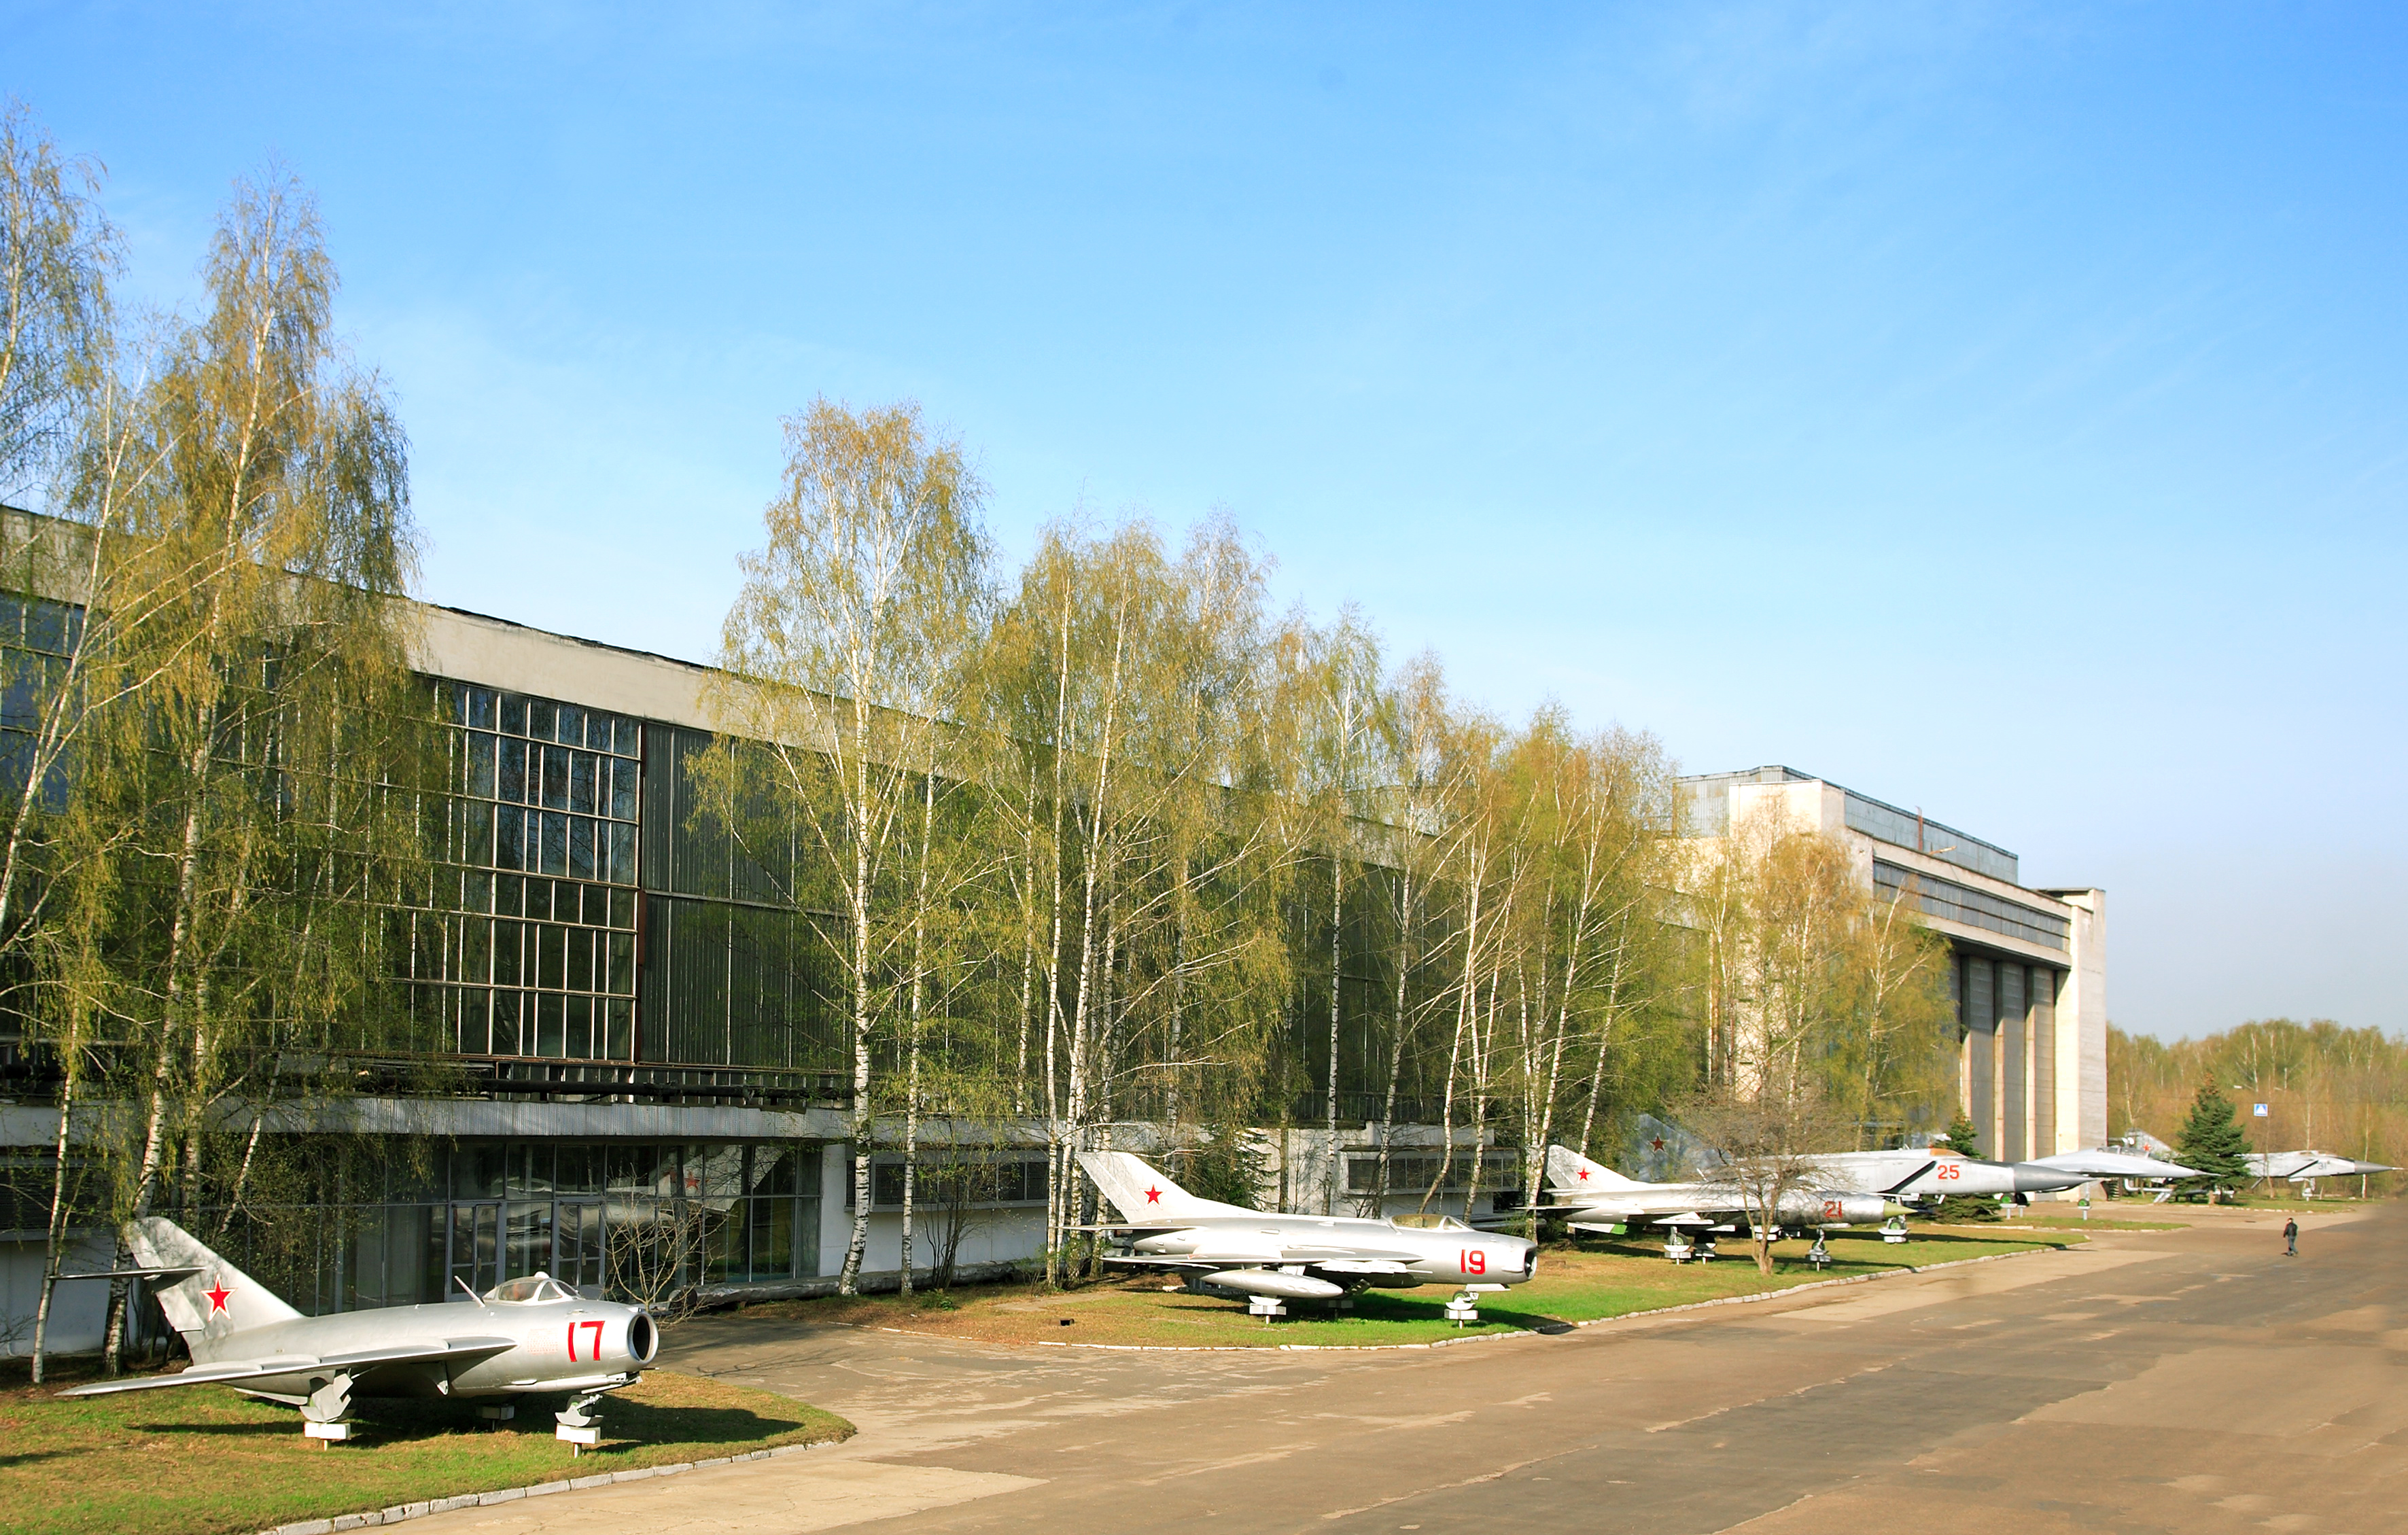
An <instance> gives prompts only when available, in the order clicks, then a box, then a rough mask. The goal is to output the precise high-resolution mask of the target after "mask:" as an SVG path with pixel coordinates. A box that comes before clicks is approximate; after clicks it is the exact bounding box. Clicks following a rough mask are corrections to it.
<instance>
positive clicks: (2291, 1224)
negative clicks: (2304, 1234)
mask: <svg viewBox="0 0 2408 1535" xmlns="http://www.w3.org/2000/svg"><path fill="white" fill-rule="evenodd" d="M2283 1242H2284V1250H2283V1255H2284V1256H2285V1257H2286V1258H2295V1257H2298V1256H2299V1255H2300V1223H2299V1221H2298V1220H2297V1219H2287V1220H2286V1221H2284V1222H2283Z"/></svg>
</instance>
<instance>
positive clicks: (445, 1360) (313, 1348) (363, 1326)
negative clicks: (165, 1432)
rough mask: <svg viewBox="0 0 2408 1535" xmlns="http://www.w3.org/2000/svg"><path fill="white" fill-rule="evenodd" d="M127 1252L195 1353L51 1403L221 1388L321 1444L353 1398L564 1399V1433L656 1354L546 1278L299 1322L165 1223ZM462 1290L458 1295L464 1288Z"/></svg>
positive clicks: (622, 1325)
mask: <svg viewBox="0 0 2408 1535" xmlns="http://www.w3.org/2000/svg"><path fill="white" fill-rule="evenodd" d="M125 1236H126V1241H127V1245H128V1247H129V1249H130V1250H131V1251H132V1252H133V1254H134V1256H135V1258H136V1261H137V1262H138V1263H139V1264H140V1265H141V1267H140V1268H139V1269H136V1270H127V1272H129V1273H136V1274H140V1275H143V1276H145V1277H147V1278H149V1279H150V1282H151V1285H152V1289H151V1293H152V1294H153V1295H155V1296H157V1297H158V1298H159V1306H160V1309H161V1310H162V1311H164V1312H165V1313H166V1314H167V1321H168V1323H169V1325H171V1326H172V1327H175V1329H176V1330H177V1331H178V1332H179V1333H181V1334H183V1338H184V1341H185V1343H186V1344H187V1345H188V1346H189V1347H190V1348H191V1350H192V1354H193V1363H192V1366H191V1368H190V1369H188V1370H184V1371H183V1372H182V1373H180V1374H176V1375H148V1376H143V1377H141V1378H139V1379H135V1380H122V1381H103V1382H100V1383H98V1384H93V1385H80V1386H77V1387H75V1388H74V1389H73V1390H70V1391H63V1392H61V1393H60V1395H61V1396H66V1397H93V1396H100V1395H102V1394H104V1393H108V1392H113V1391H155V1390H159V1389H161V1388H164V1387H167V1386H179V1385H224V1386H231V1387H233V1388H234V1389H235V1390H236V1391H239V1392H241V1393H243V1394H244V1395H245V1396H251V1397H260V1398H265V1399H267V1400H269V1401H278V1402H283V1403H286V1404H287V1405H289V1406H294V1407H298V1408H299V1409H301V1415H302V1416H303V1417H304V1418H306V1419H307V1420H308V1423H309V1424H310V1425H311V1426H312V1427H311V1432H312V1433H313V1435H314V1436H315V1437H319V1438H341V1437H346V1436H345V1435H344V1434H342V1433H340V1432H329V1431H321V1430H322V1427H323V1426H326V1425H339V1424H341V1423H342V1421H343V1418H344V1417H345V1415H346V1414H347V1413H349V1412H350V1411H351V1399H353V1398H354V1397H433V1398H452V1399H480V1400H482V1399H505V1400H506V1399H510V1398H515V1397H522V1396H533V1395H538V1394H550V1395H553V1396H558V1395H561V1394H563V1393H566V1394H568V1395H569V1396H571V1397H572V1398H574V1399H575V1400H574V1401H573V1403H572V1405H571V1407H570V1409H569V1412H568V1413H566V1414H563V1415H562V1418H561V1421H562V1424H563V1426H564V1427H568V1426H571V1425H572V1422H579V1423H581V1422H586V1421H590V1420H588V1419H586V1418H585V1417H584V1413H586V1411H587V1410H588V1409H590V1408H591V1407H592V1405H593V1403H594V1402H595V1400H597V1399H599V1398H600V1396H601V1394H602V1393H603V1392H606V1391H612V1390H616V1389H617V1388H618V1387H620V1386H623V1385H629V1384H634V1382H635V1380H636V1378H637V1376H638V1375H639V1374H641V1373H642V1371H643V1368H644V1367H645V1366H646V1365H648V1364H650V1363H652V1357H653V1356H654V1355H656V1354H658V1353H659V1352H660V1346H661V1345H660V1331H659V1329H658V1328H657V1327H655V1326H654V1325H653V1323H652V1318H651V1317H650V1316H648V1315H646V1314H645V1313H644V1311H643V1308H641V1307H640V1306H628V1305H622V1304H620V1303H618V1302H616V1301H609V1300H595V1299H589V1298H586V1297H584V1296H581V1295H579V1294H577V1293H576V1292H575V1291H573V1290H570V1289H567V1288H566V1287H564V1286H563V1285H561V1284H559V1283H558V1282H556V1281H554V1280H552V1279H550V1278H548V1277H546V1276H544V1275H542V1274H531V1275H529V1276H527V1277H526V1278H523V1279H513V1280H509V1281H507V1282H505V1283H503V1284H499V1285H496V1286H495V1288H493V1289H491V1290H488V1291H486V1292H485V1293H484V1294H483V1295H481V1296H477V1297H474V1299H475V1301H476V1304H475V1305H466V1304H462V1303H458V1302H453V1303H450V1304H437V1305H428V1306H388V1307H384V1308H381V1309H379V1310H373V1311H357V1312H342V1313H336V1314H334V1315H330V1316H304V1315H302V1314H301V1313H299V1312H296V1311H294V1309H293V1308H292V1307H290V1306H288V1305H286V1304H285V1303H284V1302H283V1301H282V1300H279V1299H278V1298H277V1297H276V1296H275V1294H274V1293H273V1292H271V1291H270V1290H268V1289H267V1287H266V1286H265V1285H263V1284H260V1283H259V1282H258V1281H257V1280H255V1279H252V1278H251V1276H250V1275H249V1274H246V1273H244V1272H243V1271H242V1270H239V1269H237V1268H236V1267H235V1266H234V1265H233V1264H231V1263H228V1262H227V1261H226V1260H225V1259H223V1258H222V1257H220V1256H219V1255H217V1254H215V1253H213V1252H211V1251H210V1250H209V1249H208V1247H207V1246H205V1245H203V1243H202V1242H201V1241H200V1240H199V1239H198V1238H196V1237H194V1236H193V1235H192V1234H191V1233H190V1232H188V1231H186V1230H184V1229H183V1227H179V1226H178V1225H176V1224H175V1223H174V1222H173V1221H168V1220H163V1219H161V1218H159V1217H157V1216H150V1217H146V1218H144V1219H142V1220H137V1221H134V1222H131V1223H129V1224H128V1225H127V1227H126V1228H125ZM462 1288H463V1289H466V1286H465V1285H463V1286H462Z"/></svg>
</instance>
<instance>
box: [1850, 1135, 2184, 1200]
mask: <svg viewBox="0 0 2408 1535" xmlns="http://www.w3.org/2000/svg"><path fill="white" fill-rule="evenodd" d="M1814 1166H1815V1167H1816V1169H1819V1170H1820V1171H1821V1173H1822V1175H1823V1176H1824V1178H1826V1179H1827V1180H1828V1181H1830V1182H1831V1183H1833V1184H1839V1185H1840V1186H1842V1187H1846V1188H1855V1189H1861V1190H1863V1191H1865V1192H1867V1193H1879V1194H1882V1195H1884V1196H1885V1197H1887V1198H1893V1199H1900V1200H1914V1201H1920V1200H1924V1199H1936V1198H1942V1197H1943V1196H1946V1195H1952V1194H1953V1195H1976V1196H1996V1195H2001V1194H2004V1195H2011V1196H2014V1197H2015V1198H2017V1199H2018V1200H2023V1199H2028V1198H2030V1197H2031V1196H2032V1195H2035V1194H2054V1193H2056V1192H2057V1191H2058V1190H2061V1189H2069V1188H2079V1187H2080V1186H2081V1185H2083V1184H2093V1183H2098V1182H2100V1181H2101V1180H2103V1179H2109V1178H2131V1179H2140V1180H2163V1179H2173V1178H2196V1177H2198V1176H2199V1174H2198V1173H2196V1172H2194V1171H2193V1170H2192V1169H2189V1168H2186V1167H2178V1166H2176V1165H2175V1164H2173V1163H2171V1162H2160V1161H2158V1160H2157V1159H2156V1158H2155V1157H2150V1156H2135V1155H2131V1154H2130V1153H2128V1152H2110V1151H2085V1152H2059V1153H2057V1155H2053V1156H2043V1157H2040V1158H2037V1159H2035V1160H2033V1161H2029V1162H1990V1161H1985V1160H1984V1159H1982V1158H1981V1157H1977V1156H1967V1155H1963V1154H1962V1153H1959V1152H1954V1151H1949V1150H1946V1149H1944V1148H1941V1147H1908V1148H1904V1149H1901V1150H1898V1151H1861V1152H1833V1153H1831V1154H1829V1155H1824V1156H1817V1157H1815V1158H1814Z"/></svg>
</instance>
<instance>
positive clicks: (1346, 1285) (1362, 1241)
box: [1079, 1152, 1539, 1316]
mask: <svg viewBox="0 0 2408 1535" xmlns="http://www.w3.org/2000/svg"><path fill="white" fill-rule="evenodd" d="M1079 1165H1080V1166H1081V1167H1082V1168H1083V1169H1086V1173H1087V1176H1088V1177H1090V1178H1092V1179H1094V1180H1095V1182H1096V1186H1097V1188H1099V1189H1101V1190H1103V1192H1104V1198H1107V1199H1109V1200H1111V1203H1112V1206H1113V1208H1114V1209H1116V1210H1118V1211H1119V1212H1120V1213H1121V1216H1122V1219H1121V1221H1120V1222H1119V1223H1118V1224H1115V1225H1111V1226H1105V1227H1099V1228H1098V1229H1100V1230H1102V1231H1104V1232H1106V1233H1107V1234H1108V1235H1111V1236H1114V1237H1116V1238H1118V1239H1119V1240H1120V1241H1121V1242H1122V1243H1123V1248H1122V1251H1121V1252H1119V1253H1117V1254H1114V1255H1110V1256H1108V1257H1107V1258H1106V1259H1105V1260H1104V1261H1106V1262H1107V1263H1115V1264H1121V1265H1124V1266H1127V1267H1134V1268H1141V1269H1159V1270H1165V1271H1167V1272H1171V1273H1177V1274H1180V1275H1182V1276H1183V1277H1184V1278H1185V1279H1186V1281H1187V1283H1188V1284H1189V1285H1190V1286H1191V1287H1195V1288H1202V1289H1210V1290H1218V1291H1225V1292H1228V1293H1231V1294H1235V1295H1242V1296H1244V1297H1246V1298H1247V1299H1248V1301H1249V1309H1250V1310H1252V1311H1254V1313H1256V1314H1257V1315H1262V1316H1276V1315H1280V1314H1283V1313H1282V1311H1281V1310H1280V1303H1281V1302H1283V1301H1287V1300H1324V1301H1331V1302H1336V1301H1338V1300H1340V1299H1342V1298H1345V1297H1347V1296H1349V1295H1351V1294H1353V1293H1354V1292H1355V1291H1357V1290H1361V1289H1364V1288H1367V1287H1375V1288H1379V1289H1383V1290H1385V1289H1411V1288H1412V1287H1413V1286H1415V1285H1418V1284H1455V1285H1459V1286H1461V1287H1462V1290H1463V1291H1464V1295H1463V1296H1461V1297H1458V1298H1457V1299H1456V1301H1455V1304H1454V1306H1451V1307H1450V1308H1449V1315H1451V1316H1454V1315H1456V1314H1457V1312H1456V1308H1466V1309H1468V1307H1469V1297H1471V1296H1472V1295H1474V1294H1476V1293H1478V1292H1480V1291H1484V1290H1489V1291H1494V1290H1501V1289H1503V1288H1505V1287H1506V1286H1507V1285H1509V1284H1521V1283H1522V1282H1523V1281H1525V1280H1527V1279H1528V1278H1529V1277H1530V1275H1531V1274H1532V1272H1533V1271H1534V1270H1536V1268H1537V1266H1538V1260H1539V1248H1538V1244H1537V1243H1536V1242H1532V1241H1527V1240H1526V1239H1524V1238H1521V1237H1509V1236H1500V1235H1497V1234H1495V1233H1491V1232H1486V1231H1475V1230H1473V1229H1472V1228H1471V1227H1467V1226H1465V1225H1463V1224H1462V1223H1461V1222H1459V1221H1455V1220H1454V1219H1452V1218H1448V1219H1444V1220H1441V1222H1440V1223H1439V1224H1438V1225H1437V1226H1435V1227H1409V1226H1398V1224H1397V1223H1396V1222H1394V1221H1388V1220H1370V1219H1365V1218H1362V1217H1359V1216H1351V1215H1290V1214H1283V1213H1280V1212H1265V1211H1259V1210H1248V1209H1246V1208H1244V1207H1243V1206H1241V1205H1232V1204H1222V1203H1220V1202H1218V1201H1216V1200H1212V1199H1204V1198H1197V1196H1195V1195H1193V1194H1190V1193H1188V1192H1187V1191H1186V1190H1185V1189H1183V1188H1181V1187H1180V1186H1179V1185H1178V1184H1175V1183H1173V1182H1171V1181H1170V1180H1169V1179H1168V1178H1166V1177H1164V1176H1163V1175H1162V1173H1161V1172H1159V1171H1157V1170H1156V1169H1154V1168H1152V1167H1149V1166H1147V1165H1146V1164H1145V1162H1143V1161H1142V1160H1140V1158H1138V1157H1136V1156H1134V1155H1130V1154H1129V1153H1127V1152H1083V1153H1082V1154H1081V1155H1080V1156H1079Z"/></svg>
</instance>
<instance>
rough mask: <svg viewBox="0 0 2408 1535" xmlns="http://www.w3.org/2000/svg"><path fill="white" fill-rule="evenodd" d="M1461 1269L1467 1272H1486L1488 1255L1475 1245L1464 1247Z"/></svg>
mask: <svg viewBox="0 0 2408 1535" xmlns="http://www.w3.org/2000/svg"><path fill="white" fill-rule="evenodd" d="M1463 1271H1464V1272H1465V1273H1467V1274H1484V1273H1486V1272H1487V1271H1488V1255H1487V1254H1486V1253H1485V1252H1484V1251H1483V1250H1481V1249H1480V1248H1477V1247H1467V1248H1465V1249H1464V1250H1463Z"/></svg>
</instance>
